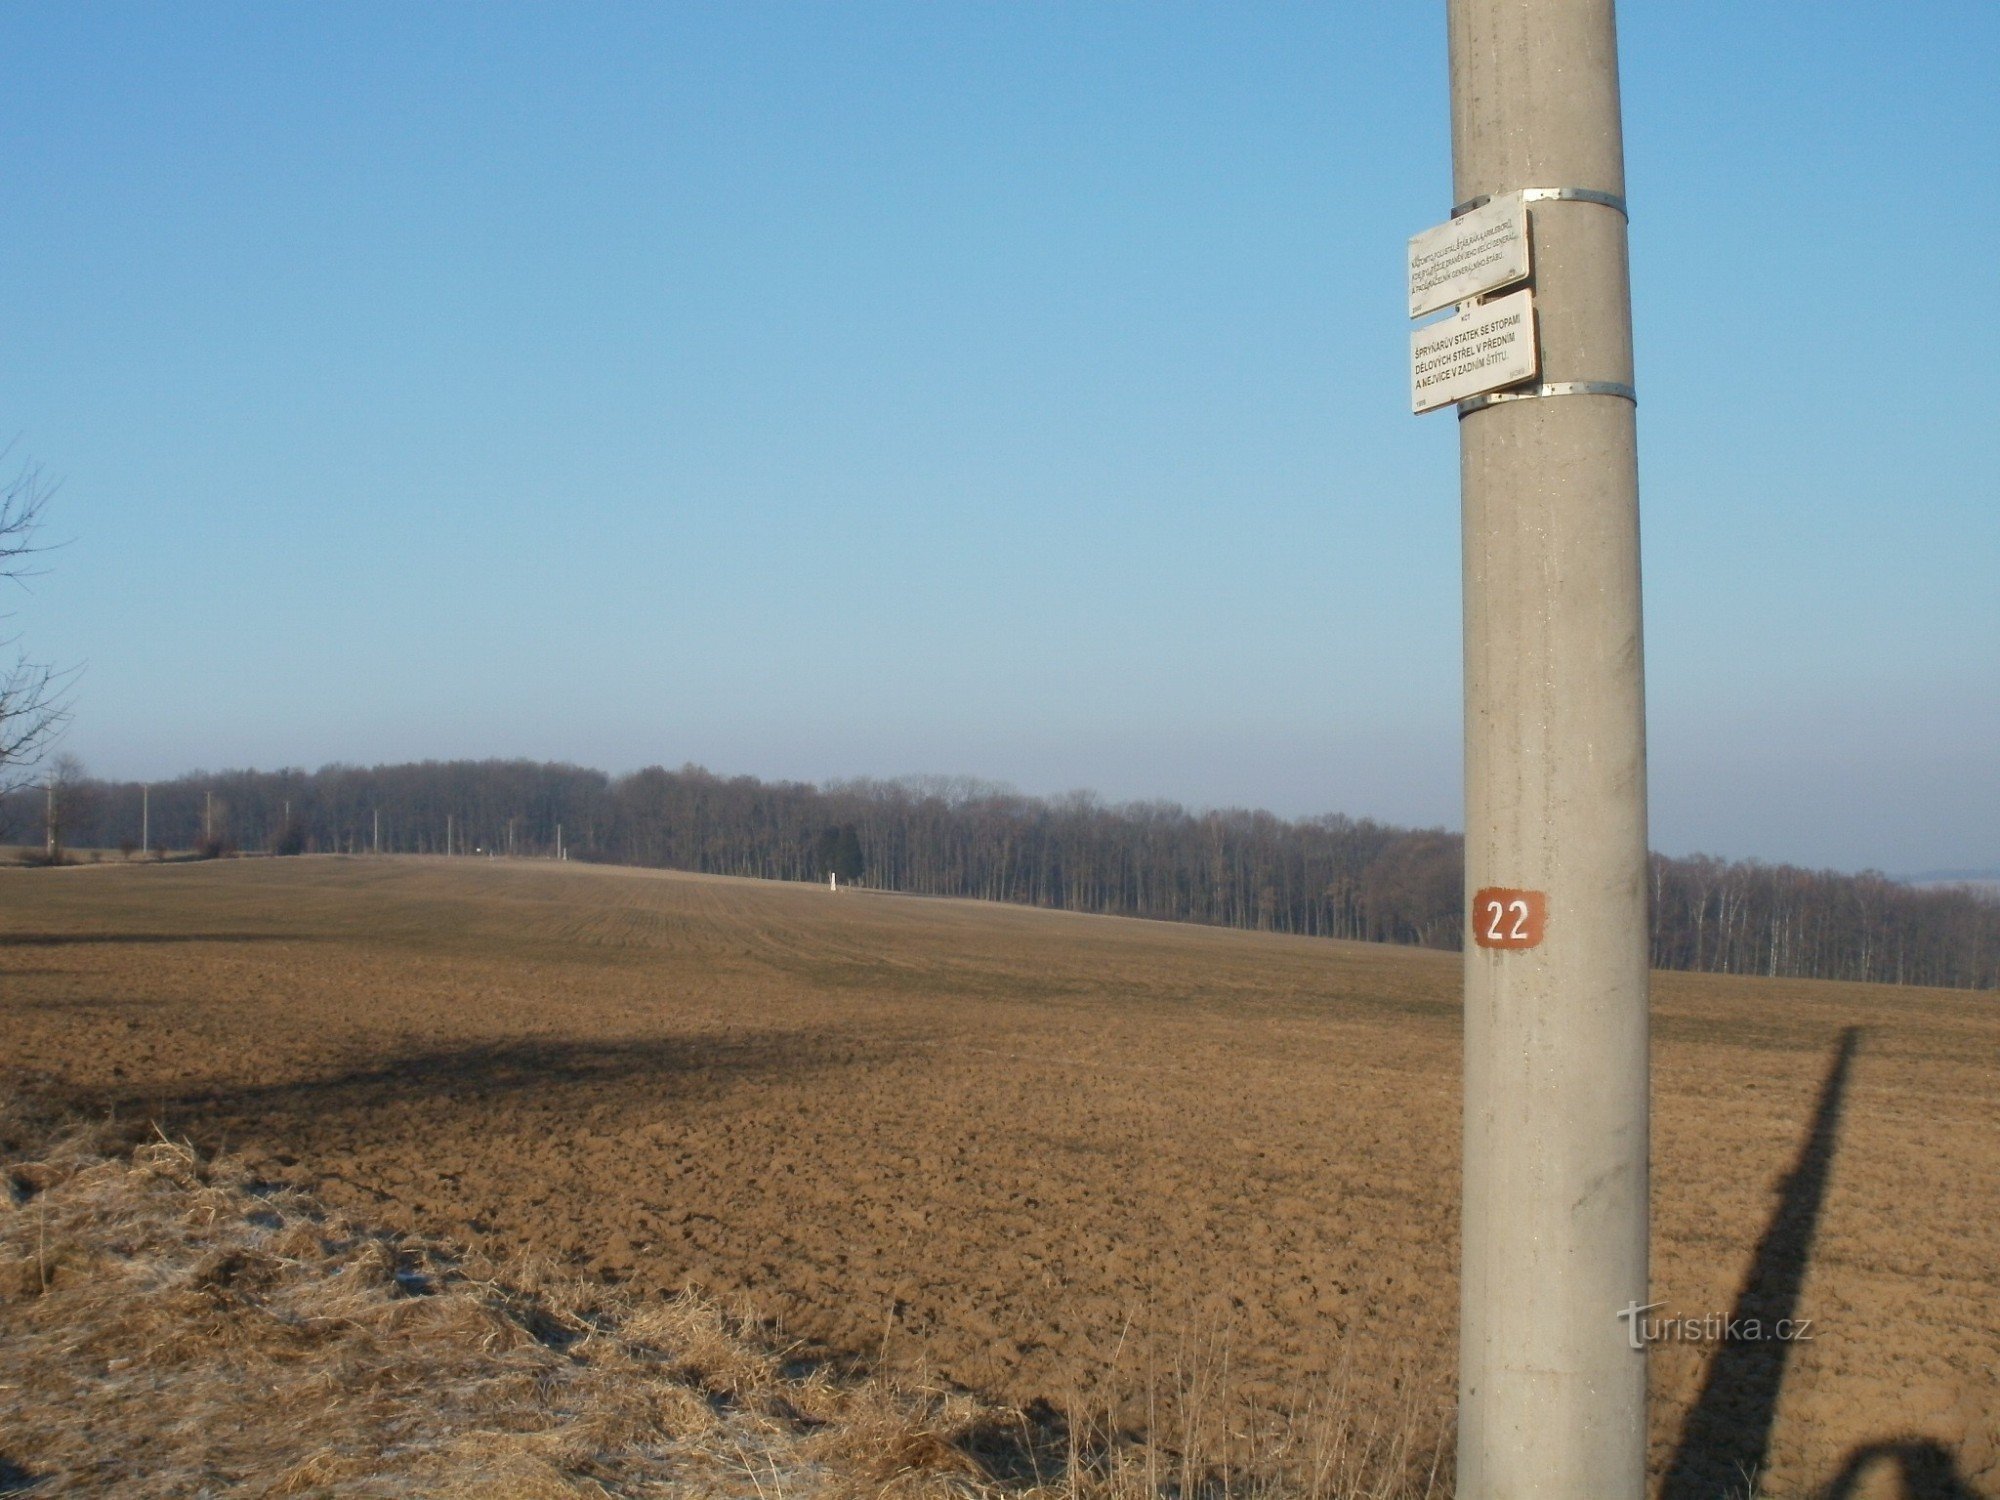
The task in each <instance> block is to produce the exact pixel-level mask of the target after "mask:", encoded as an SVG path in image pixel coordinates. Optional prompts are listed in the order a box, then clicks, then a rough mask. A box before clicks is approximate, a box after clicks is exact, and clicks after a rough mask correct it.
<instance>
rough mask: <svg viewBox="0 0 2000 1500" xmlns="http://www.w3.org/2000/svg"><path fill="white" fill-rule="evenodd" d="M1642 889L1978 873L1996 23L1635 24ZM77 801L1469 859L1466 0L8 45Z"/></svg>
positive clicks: (650, 17)
mask: <svg viewBox="0 0 2000 1500" xmlns="http://www.w3.org/2000/svg"><path fill="white" fill-rule="evenodd" d="M1621 25H1622V38H1621V45H1622V52H1623V67H1624V91H1625V124H1626V153H1627V161H1628V182H1629V190H1630V196H1631V201H1632V205H1633V224H1632V255H1633V279H1634V315H1635V324H1636V336H1637V346H1638V370H1639V374H1638V381H1639V389H1640V409H1639V421H1640V445H1641V468H1642V475H1641V478H1642V497H1641V503H1642V507H1643V515H1644V523H1643V524H1644V536H1645V566H1646V591H1647V597H1646V610H1647V656H1648V692H1649V699H1650V710H1651V770H1652V781H1653V839H1654V843H1655V845H1656V846H1657V847H1659V848H1662V849H1665V850H1667V851H1669V852H1672V853H1686V852H1690V851H1693V850H1705V851H1710V852H1715V853H1721V854H1727V855H1732V856H1751V855H1754V856H1758V857H1762V858H1765V859H1771V860H1791V861H1797V862H1804V863H1809V864H1815V865H1820V864H1824V865H1832V866H1836V867H1844V868H1860V867H1864V866H1874V867H1878V868H1884V869H1887V870H1890V871H1892V872H1900V873H1909V872H1916V871H1923V870H1931V869H1939V868H1969V867H1991V866H1996V865H2000V774H1996V770H2000V649H1996V645H2000V481H1996V473H2000V462H1997V461H2000V419H1996V417H1995V416H1994V413H1993V406H1994V403H1995V395H1996V385H2000V338H1996V326H1997V325H2000V318H1996V313H1997V312H2000V278H1996V276H1995V275H1994V270H1995V266H1996V264H2000V210H1996V207H1995V196H1996V195H1995V193H1994V191H1993V188H1994V183H1995V181H1996V175H1997V174H1996V167H2000V160H1997V159H2000V91H1996V90H1995V89H1994V88H1993V84H1992V79H1993V76H1994V71H1995V65H1996V63H2000V7H1995V6H1993V5H1990V4H1971V3H1964V4H1946V3H1941V4H1933V5H1925V6H1912V7H1893V8H1890V7H1858V6H1857V7H1842V6H1824V5H1810V6H1809V5H1806V4H1803V3H1793V4H1772V5H1764V6H1754V7H1752V6H1742V5H1738V4H1722V3H1695V4H1682V5H1674V6H1641V5H1637V4H1628V5H1627V6H1625V7H1624V9H1623V13H1622V15H1621ZM0 47H4V51H5V55H6V56H7V58H8V60H9V82H8V87H7V89H6V90H5V91H4V92H0V138H4V139H5V140H6V142H7V143H8V145H7V150H6V152H5V155H4V159H0V207H4V213H5V222H6V226H7V230H6V233H5V235H4V236H0V436H5V437H12V438H13V439H14V442H15V447H14V450H13V461H14V462H15V463H18V462H19V460H20V459H22V458H23V457H27V458H32V459H33V460H36V461H39V462H40V463H42V464H43V465H45V466H46V469H47V471H48V473H49V474H51V475H52V476H56V477H59V478H60V479H61V480H62V489H61V492H60V495H59V498H58V502H57V505H56V507H55V508H54V510H53V512H52V520H51V525H50V528H49V531H50V535H51V536H53V537H57V538H61V539H66V540H67V542H68V545H67V546H65V547H64V548H63V549H62V550H60V551H59V552H57V553H55V554H54V555H53V556H52V557H51V558H50V559H48V562H49V563H50V565H51V570H50V571H49V572H48V573H47V574H46V575H45V576H43V577H40V578H37V579H36V580H34V582H33V587H32V591H31V592H29V593H26V594H23V595H19V596H17V597H16V598H15V600H14V601H13V603H12V605H11V606H10V607H11V608H12V609H13V619H12V621H11V628H12V630H13V631H15V632H17V633H18V634H20V636H21V637H22V640H23V645H24V646H25V647H26V648H27V649H28V650H29V651H30V653H31V654H32V655H34V656H35V657H37V658H40V659H51V660H55V661H58V662H78V663H82V664H84V667H85V670H84V672H83V674H82V676H81V678H80V680H79V682H78V684H77V689H76V717H75V722H74V725H73V728H72V731H71V734H70V738H69V741H68V743H69V747H70V748H71V749H73V750H75V751H76V753H78V754H79V755H81V756H82V757H83V758H84V759H85V760H86V762H87V763H88V764H89V765H90V767H91V768H92V769H93V770H94V771H96V772H98V773H99V774H102V775H108V776H118V777H142V778H143V777H161V776H167V775H173V774H176V773H179V772H182V771H185V770H188V769H191V768H193V767H197V766H209V767H220V766H245V765H254V766H262V767H272V766H277V765H306V766H314V765H319V764H322V763H324V762H327V761H332V760H345V761H358V762H377V761H388V760H402V759H413V758H424V757H456V756H472V757H485V756H527V757H533V758H537V759H540V758H551V759H566V760H573V761H577V762H581V763H584V764H590V765H596V766H601V767H604V768H606V769H610V770H614V771H619V770H629V769H633V768H636V767H638V766H641V765H644V764H650V763H664V764H667V765H678V764H680V763H682V762H686V761H696V762H700V763H703V764H706V765H708V766H710V767H711V768H712V769H715V770H717V771H722V772H730V773H735V772H748V773H752V774H756V775H761V776H782V777H794V778H804V779H813V780H818V779H823V778H828V777H839V776H851V775H879V776H889V775H896V774H901V773H907V772H941V773H961V774H968V775H975V776H980V777H986V778H991V779H996V780H1004V781H1008V782H1012V783H1014V784H1016V785H1018V786H1020V787H1021V788H1023V789H1024V790H1028V791H1034V792H1052V791H1059V790H1063V789H1066V788H1071V787H1090V788H1093V789H1095V790H1097V791H1099V792H1100V793H1102V794H1104V795H1106V796H1108V797H1111V798H1114V799H1120V800H1122V799H1126V798H1137V797H1144V798H1168V799H1172V800H1177V801H1181V802H1185V803H1189V804H1193V805H1256V806H1265V807H1270V808H1272V809H1274V810H1276V811H1279V812H1282V813H1286V814H1300V813H1309V812H1320V811H1344V812H1348V813H1352V814H1355V815H1368V816H1374V817H1378V818H1382V819H1387V820H1392V821H1396V822H1404V823H1417V824H1438V823H1443V824H1451V825H1454V826H1455V825H1456V824H1457V823H1458V822H1459V819H1460V816H1461V794H1460V786H1459V758H1460V747H1459V734H1460V715H1459V668H1460V653H1459V624H1460V613H1459V542H1458V520H1457V439H1456V433H1455V431H1454V420H1453V418H1452V417H1451V415H1450V414H1449V413H1448V412H1447V413H1439V414H1433V415H1430V416H1427V417H1424V418H1413V417H1411V416H1410V415H1409V414H1408V405H1407V401H1408V385H1407V371H1406V365H1407V330H1408V326H1409V325H1408V321H1407V319H1406V318H1405V317H1404V291H1403V255H1404V241H1405V239H1406V238H1407V237H1408V236H1409V235H1410V234H1411V233H1413V232H1415V231H1416V230H1419V229H1422V228H1425V227H1427V226H1429V225H1431V224H1433V223H1435V222H1437V221H1439V220H1441V219H1442V218H1443V217H1444V216H1445V214H1446V211H1447V210H1448V208H1449V206H1450V161H1449V132H1448V117H1447V93H1446V72H1445V45H1444V24H1443V6H1442V4H1421V5H1419V4H1410V3H1407V0H1381V3H1375V4H1357V5H1343V6H1329V5H1320V6H1305V5H1270V6H1254V7H1245V6H1239V5H1221V4H1214V5H1146V6H1137V5H1087V4H1078V5H1065V6H1053V5H1037V6H997V5H986V4H981V5H969V4H951V3H939V4H924V5H918V4H914V3H906V4H858V3H854V4H841V5H805V4H742V3H730V4H714V5H708V4H678V5H658V6H655V5H636V4H633V5H585V4H577V5H564V6H526V5H498V4H494V5H487V4H481V5H428V6H409V5H402V4H368V3H353V4H343V5H340V6H329V5H283V6H272V5H218V4H183V5H175V6H156V5H145V4H136V3H134V4H117V5H110V4H97V3H78V4H66V5H62V6H52V5H30V4H25V3H21V0H5V3H4V4H0Z"/></svg>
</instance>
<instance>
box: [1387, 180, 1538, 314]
mask: <svg viewBox="0 0 2000 1500" xmlns="http://www.w3.org/2000/svg"><path fill="white" fill-rule="evenodd" d="M1527 274H1528V206H1527V204H1526V203H1525V202H1523V201H1522V199H1521V195H1520V194H1519V193H1508V194H1506V195H1505V196H1503V197H1499V198H1495V199H1494V200H1493V201H1492V202H1490V203H1487V204H1484V205H1482V206H1481V207H1479V208H1475V209H1473V210H1471V211H1470V212H1469V213H1465V214H1461V215H1460V216H1459V217H1458V218H1456V219H1453V220H1451V221H1450V222H1449V223H1446V224H1440V225H1438V227H1437V228H1435V229H1426V230H1425V231H1424V232H1423V233H1422V234H1414V235H1411V236H1410V316H1411V317H1413V318H1421V317H1422V316H1423V315H1424V314H1425V313H1433V312H1436V311H1437V310H1438V309H1439V308H1440V307H1450V306H1451V305H1452V304H1453V303H1454V302H1463V301H1465V299H1466V298H1468V297H1477V296H1478V295H1479V294H1480V293H1481V292H1490V291H1492V290H1493V289H1494V288H1495V287H1503V286H1506V285H1507V284H1508V283H1509V282H1514V281H1520V280H1521V279H1522V278H1524V277H1525V276H1526V275H1527Z"/></svg>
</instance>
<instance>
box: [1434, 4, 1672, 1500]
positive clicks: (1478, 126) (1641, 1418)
mask: <svg viewBox="0 0 2000 1500" xmlns="http://www.w3.org/2000/svg"><path fill="white" fill-rule="evenodd" d="M1449 16H1450V37H1451V124H1452V159H1453V169H1454V178H1455V192H1454V196H1455V197H1456V199H1457V200H1458V202H1459V205H1460V208H1461V209H1465V208H1467V207H1468V206H1470V205H1472V204H1473V203H1474V202H1475V201H1476V200H1480V199H1484V198H1487V197H1498V196H1500V195H1502V194H1506V193H1513V192H1521V193H1522V194H1523V197H1524V198H1525V200H1526V204H1527V209H1528V215H1529V219H1528V223H1529V243H1530V248H1531V250H1532V273H1531V276H1532V279H1531V282H1530V287H1531V289H1532V292H1533V304H1534V310H1535V313H1536V315H1537V332H1538V337H1539V354H1540V372H1539V375H1538V377H1537V380H1536V383H1534V384H1531V385H1527V386H1517V387H1514V388H1513V389H1510V390H1506V391H1501V392H1497V393H1495V394H1494V395H1490V396H1479V397H1475V398H1473V399H1471V400H1469V401H1466V402H1464V403H1462V404H1461V405H1460V407H1459V454H1460V477H1461V484H1462V491H1463V497H1464V526H1465V556H1464V564H1465V737H1466V769H1465V831H1466V838H1465V884H1466V895H1467V901H1468V923H1469V926H1470V929H1471V930H1470V931H1469V932H1468V938H1470V939H1471V941H1468V942H1467V944H1466V946H1465V1198H1464V1255H1463V1262H1462V1270H1463V1302H1462V1308H1461V1322H1460V1335H1459V1337H1460V1346H1459V1355H1460V1358H1459V1424H1458V1486H1459V1488H1458V1493H1459V1494H1460V1495H1462V1496H1468V1497H1478V1500H1517V1497H1519V1500H1527V1497H1530V1496H1532V1497H1535V1500H1586V1497H1587V1500H1637V1497H1639V1496H1641V1495H1642V1494H1643V1493H1644V1489H1645V1461H1646V1356H1645V1355H1644V1354H1643V1353H1641V1352H1638V1351H1635V1350H1634V1349H1633V1347H1632V1344H1631V1341H1630V1340H1629V1339H1628V1332H1629V1331H1630V1327H1629V1325H1630V1322H1631V1315H1630V1314H1629V1313H1628V1314H1627V1316H1626V1317H1625V1318H1622V1319H1621V1318H1620V1316H1619V1314H1620V1312H1621V1311H1623V1310H1625V1309H1627V1308H1630V1307H1634V1306H1638V1305H1641V1304H1644V1303H1645V1302H1646V1301H1647V1300H1648V1299H1647V1290H1646V1236H1647V1149H1648V1113H1647V1026H1646V1006H1647V936H1646V870H1647V853H1646V750H1645V701H1644V683H1643V673H1642V666H1643V663H1642V657H1641V650H1640V618H1639V494H1638V461H1637V450H1636V441H1635V433H1634V411H1633V406H1634V400H1635V397H1634V396H1633V393H1632V331H1631V301H1630V293H1629V290H1628V286H1627V275H1626V258H1625V235H1626V219H1625V210H1624V194H1625V171H1624V145H1623V140H1622V135H1621V128H1620V123H1619V107H1618V57H1617V36H1616V28H1615V24H1614V19H1613V14H1612V0H1450V10H1449Z"/></svg>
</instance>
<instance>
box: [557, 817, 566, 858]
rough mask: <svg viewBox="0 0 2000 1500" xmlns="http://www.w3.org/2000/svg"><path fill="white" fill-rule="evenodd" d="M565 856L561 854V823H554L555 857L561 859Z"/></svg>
mask: <svg viewBox="0 0 2000 1500" xmlns="http://www.w3.org/2000/svg"><path fill="white" fill-rule="evenodd" d="M565 857H566V856H565V855H564V854H563V841H562V824H560V823H558V824H556V858H557V859H563V858H565Z"/></svg>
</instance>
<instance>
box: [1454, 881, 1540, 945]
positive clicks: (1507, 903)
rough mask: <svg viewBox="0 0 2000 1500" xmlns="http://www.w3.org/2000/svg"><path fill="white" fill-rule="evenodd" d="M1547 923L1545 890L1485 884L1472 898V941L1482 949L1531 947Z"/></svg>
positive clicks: (1538, 940) (1537, 940)
mask: <svg viewBox="0 0 2000 1500" xmlns="http://www.w3.org/2000/svg"><path fill="white" fill-rule="evenodd" d="M1548 924H1549V898H1548V893H1547V892H1545V891H1517V890H1514V889H1513V888H1512V887H1509V886H1504V885H1489V886H1487V887H1486V888H1485V889H1484V890H1482V891H1480V892H1479V893H1478V894H1477V895H1475V896H1474V897H1473V898H1472V940H1473V941H1474V942H1475V943H1477V944H1479V946H1480V947H1482V948H1532V947H1534V946H1535V945H1536V944H1537V943H1539V942H1541V940H1542V932H1543V929H1545V928H1546V927H1547V926H1548Z"/></svg>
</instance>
